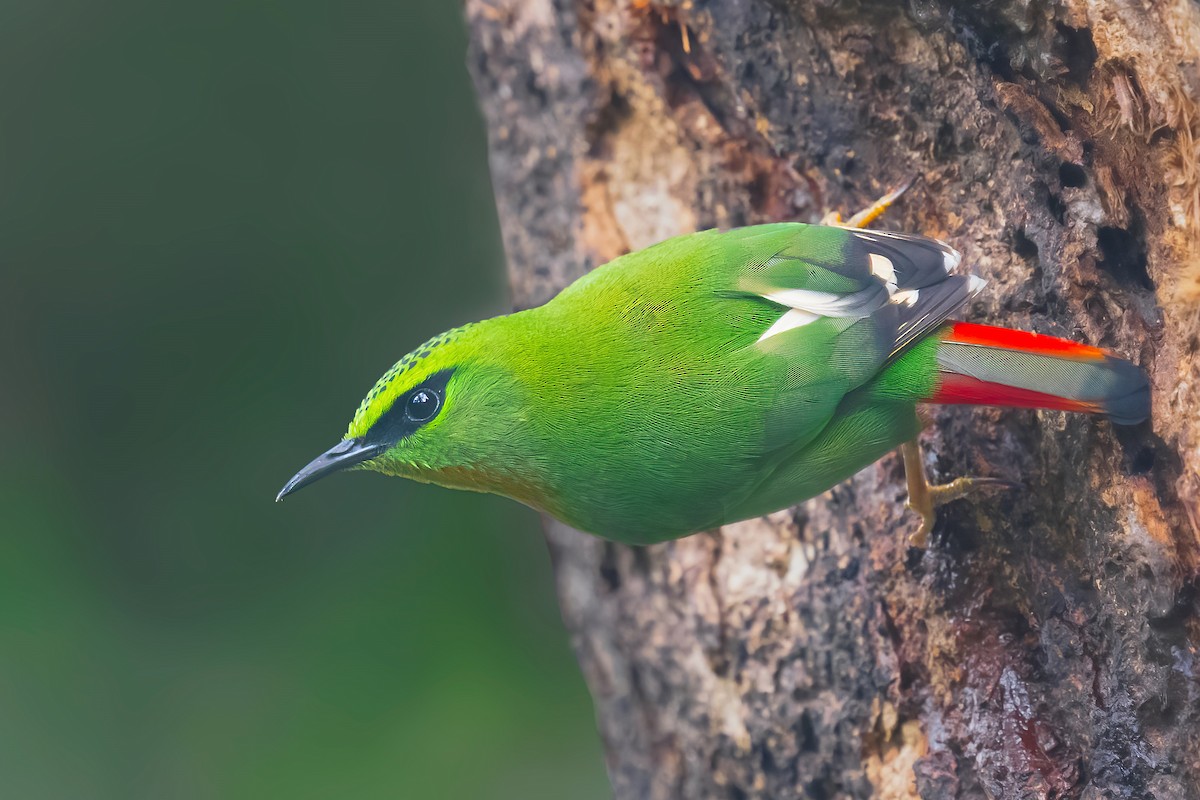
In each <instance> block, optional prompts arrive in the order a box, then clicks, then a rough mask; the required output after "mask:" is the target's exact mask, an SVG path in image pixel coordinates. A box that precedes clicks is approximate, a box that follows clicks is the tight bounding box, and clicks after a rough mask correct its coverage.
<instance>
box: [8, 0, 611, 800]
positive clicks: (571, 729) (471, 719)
mask: <svg viewBox="0 0 1200 800" xmlns="http://www.w3.org/2000/svg"><path fill="white" fill-rule="evenodd" d="M461 13H462V12H461V8H460V7H459V5H458V3H455V2H448V0H420V1H419V2H416V1H415V0H359V1H358V2H341V3H334V2H327V3H318V2H313V1H312V0H302V1H299V2H298V1H297V0H292V2H286V3H284V2H258V3H245V2H237V1H236V0H221V1H219V2H208V3H188V4H178V3H169V4H168V3H161V2H155V1H153V0H115V2H108V3H95V2H90V1H87V2H85V1H84V0H60V2H54V3H46V2H40V1H39V0H20V1H19V2H13V0H7V2H3V3H0V326H2V327H0V356H2V358H3V379H2V384H0V425H2V428H0V509H2V516H0V787H2V788H0V795H2V796H3V797H20V798H185V799H186V798H243V797H244V798H264V797H288V798H309V797H311V798H327V797H333V796H338V797H347V798H375V797H380V798H383V797H389V798H391V797H421V798H443V797H445V798H485V799H486V798H600V797H606V796H608V789H607V783H606V780H605V777H604V770H603V763H602V756H601V751H600V745H599V741H598V737H597V735H596V733H595V727H594V722H593V716H592V709H591V705H590V703H589V700H588V698H587V695H586V691H585V688H584V686H583V682H582V680H581V678H580V677H579V674H578V672H577V670H576V667H575V663H574V660H573V658H572V655H571V653H570V649H569V645H568V640H567V636H566V634H565V633H564V631H563V630H562V626H561V622H560V620H559V617H558V611H557V608H556V606H555V603H554V596H553V582H552V576H551V573H550V569H549V563H548V557H547V554H546V551H545V547H544V544H543V541H542V538H541V534H540V531H539V528H538V521H537V518H536V516H535V515H534V514H533V513H532V512H530V511H528V510H526V509H523V508H521V507H518V506H517V505H515V504H513V503H510V502H506V501H503V500H499V499H496V498H491V497H484V496H480V495H467V494H454V493H451V492H447V491H445V490H442V489H437V488H433V487H428V486H419V485H416V484H410V483H407V482H404V481H400V480H395V479H387V478H382V477H379V476H376V475H366V474H357V475H345V476H336V477H334V478H332V479H330V480H328V481H326V482H322V484H321V485H320V486H319V487H318V488H313V489H309V490H307V491H305V492H303V493H301V494H299V495H297V496H296V497H295V498H292V499H290V500H289V501H288V502H287V503H284V504H282V505H279V506H276V505H275V504H274V503H273V502H272V500H273V497H274V494H275V492H276V491H277V490H278V489H279V487H280V485H281V484H282V483H283V482H284V481H285V480H286V479H287V478H288V477H289V476H290V475H291V474H292V473H293V472H294V471H295V470H296V469H297V468H299V467H300V466H302V465H303V464H304V463H306V462H307V461H308V460H309V459H310V458H311V457H313V456H315V455H316V454H318V453H320V452H321V451H322V450H324V449H325V448H326V447H328V446H329V445H330V444H332V443H333V442H335V441H336V440H337V439H338V437H339V436H340V435H341V434H342V432H343V431H344V429H345V425H346V423H347V421H348V420H349V418H350V415H351V414H352V413H353V411H354V409H355V407H356V406H357V404H358V401H359V399H360V398H361V396H362V394H364V393H365V391H366V390H367V389H368V388H369V387H370V386H371V384H372V383H373V382H374V381H375V379H376V378H377V377H378V376H379V374H381V373H382V372H383V371H384V370H385V369H386V368H387V367H388V366H390V365H391V363H392V362H393V361H395V360H397V359H398V358H399V357H400V356H401V355H403V354H404V353H405V352H407V351H408V350H409V349H410V348H412V347H413V346H414V345H417V344H419V343H420V342H422V341H423V340H424V339H425V338H427V337H428V336H430V335H432V334H434V333H436V332H438V331H441V330H443V329H445V328H448V327H450V326H453V325H457V324H460V323H462V322H465V321H468V320H470V319H474V318H477V317H480V316H485V315H489V314H493V313H498V312H501V311H503V310H504V309H505V307H506V306H507V297H508V296H507V292H506V289H505V286H504V273H503V266H502V263H503V262H502V254H501V251H500V247H499V239H498V233H497V229H496V220H495V215H494V211H493V207H492V198H491V194H490V189H489V185H488V178H487V172H486V162H485V155H486V154H485V149H484V136H483V131H482V127H481V121H480V118H479V115H478V112H477V110H476V107H475V99H474V96H473V94H472V89H471V85H470V81H469V79H468V76H467V74H466V70H465V67H464V62H465V47H466V37H465V31H464V26H463V22H462V19H461Z"/></svg>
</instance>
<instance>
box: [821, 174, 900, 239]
mask: <svg viewBox="0 0 1200 800" xmlns="http://www.w3.org/2000/svg"><path fill="white" fill-rule="evenodd" d="M916 181H917V176H916V175H914V176H912V177H911V178H908V179H907V180H906V181H904V182H903V183H901V184H900V185H899V186H897V187H896V188H895V189H892V190H891V191H890V192H888V193H887V194H885V195H884V196H883V197H881V198H879V199H878V200H876V201H875V202H874V203H872V204H871V205H869V206H867V207H866V208H864V209H863V210H862V211H859V212H858V213H857V214H855V215H854V216H852V217H850V219H848V220H845V221H844V222H843V221H842V215H841V214H840V213H839V212H837V211H831V212H829V213H828V214H826V215H825V217H824V219H822V220H821V224H822V225H844V226H846V227H847V228H865V227H867V226H868V225H870V224H871V223H872V222H874V221H875V220H877V219H878V218H879V217H880V216H882V215H883V212H885V211H887V210H888V209H889V208H891V206H892V204H893V203H895V202H896V201H897V200H898V199H899V198H900V196H901V195H902V194H904V193H905V192H907V191H908V190H909V189H911V188H912V185H913V184H914V183H916Z"/></svg>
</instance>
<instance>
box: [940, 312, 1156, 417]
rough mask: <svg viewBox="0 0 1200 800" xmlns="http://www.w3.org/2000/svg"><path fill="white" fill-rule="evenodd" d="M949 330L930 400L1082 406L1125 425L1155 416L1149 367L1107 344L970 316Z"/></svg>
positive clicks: (1072, 408) (944, 332)
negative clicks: (1092, 343) (1120, 354)
mask: <svg viewBox="0 0 1200 800" xmlns="http://www.w3.org/2000/svg"><path fill="white" fill-rule="evenodd" d="M942 335H943V337H944V338H943V339H942V342H941V343H940V344H939V345H938V348H937V363H938V370H939V373H940V374H939V383H938V386H937V389H936V390H935V391H934V393H933V395H932V396H931V397H930V398H929V399H928V400H927V401H926V402H929V403H969V404H972V405H984V406H1016V407H1020V408H1053V409H1059V410H1062V411H1082V412H1085V413H1089V414H1106V415H1108V418H1109V419H1111V420H1112V421H1113V422H1115V423H1117V424H1119V425H1136V424H1137V423H1139V422H1141V421H1142V420H1144V419H1146V418H1147V417H1149V416H1150V384H1149V382H1148V381H1147V380H1146V373H1144V372H1142V370H1141V369H1139V368H1138V367H1136V366H1134V365H1133V364H1131V363H1130V362H1128V361H1126V360H1124V359H1123V358H1118V357H1117V356H1114V355H1113V354H1111V353H1109V352H1108V351H1106V350H1101V349H1099V348H1097V347H1089V346H1088V345H1083V344H1076V343H1075V342H1069V341H1067V340H1066V339H1056V338H1055V337H1053V336H1041V335H1039V334H1036V333H1025V332H1024V331H1013V330H1008V329H1007V328H993V327H991V326H990V325H973V324H971V323H968V322H952V323H950V324H949V325H947V326H946V327H945V328H943V329H942Z"/></svg>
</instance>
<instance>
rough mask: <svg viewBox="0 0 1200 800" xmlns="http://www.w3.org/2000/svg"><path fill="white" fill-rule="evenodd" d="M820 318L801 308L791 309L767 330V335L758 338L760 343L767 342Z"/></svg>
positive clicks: (818, 315)
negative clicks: (773, 337) (777, 335)
mask: <svg viewBox="0 0 1200 800" xmlns="http://www.w3.org/2000/svg"><path fill="white" fill-rule="evenodd" d="M820 318H821V315H820V314H814V313H812V312H811V311H805V310H803V309H800V308H789V309H788V310H787V311H786V312H784V315H783V316H782V317H780V318H779V319H777V320H775V324H774V325H772V326H771V327H769V328H767V332H766V333H764V334H763V335H762V336H760V337H758V341H760V342H762V341H765V340H767V339H770V338H771V337H772V336H775V335H776V334H780V333H783V332H784V331H790V330H791V329H792V328H799V327H800V326H801V325H807V324H808V323H810V322H816V321H817V320H819V319H820Z"/></svg>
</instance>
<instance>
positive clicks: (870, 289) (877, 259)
mask: <svg viewBox="0 0 1200 800" xmlns="http://www.w3.org/2000/svg"><path fill="white" fill-rule="evenodd" d="M847 230H849V231H850V233H852V234H853V235H854V236H856V237H857V238H858V239H859V240H860V241H862V242H864V243H866V244H867V245H871V244H872V243H875V244H877V245H878V246H880V247H881V249H882V247H883V242H884V241H885V240H887V239H901V240H904V241H911V240H912V238H913V237H911V236H907V235H904V234H896V233H891V232H889V231H865V230H861V229H856V228H851V229H847ZM936 244H937V245H939V246H940V247H941V248H944V249H943V250H942V267H944V268H945V270H946V274H947V275H950V274H953V273H954V272H955V271H956V270H957V269H958V266H959V264H960V263H961V261H962V256H961V255H960V254H959V253H958V251H957V250H955V249H954V248H952V247H950V246H948V245H945V244H943V243H940V242H939V243H936ZM867 257H868V259H869V264H868V265H864V266H869V268H870V272H871V275H872V276H873V277H874V278H876V279H877V281H878V283H876V282H870V285H868V286H867V287H866V288H863V289H860V290H858V291H856V292H846V293H844V294H836V293H833V292H818V291H813V290H811V289H778V290H776V291H773V292H770V293H767V294H763V295H761V297H763V298H765V299H767V300H770V301H771V302H772V303H778V304H779V305H781V306H784V307H785V308H787V310H786V311H784V312H783V314H781V315H780V317H779V319H777V320H776V321H775V323H774V324H773V325H771V327H770V328H768V329H767V330H766V332H765V333H763V335H762V336H761V337H759V340H758V341H759V342H763V341H765V340H767V339H770V338H771V337H772V336H778V335H779V334H781V333H784V332H785V331H790V330H792V329H794V328H799V327H801V326H803V325H808V324H809V323H811V322H815V321H816V320H818V319H821V318H822V317H865V316H869V315H870V314H872V313H874V312H875V311H877V310H879V309H880V308H883V307H884V306H885V305H887V304H888V303H892V304H894V305H898V306H902V307H904V308H913V307H914V306H916V305H917V302H918V301H919V300H920V299H921V291H922V290H921V289H918V288H905V289H901V288H900V286H899V284H900V283H902V282H903V281H904V280H908V281H912V280H913V279H914V276H912V275H908V276H907V278H905V277H904V276H900V277H898V276H897V274H896V264H895V262H893V261H892V259H891V258H889V257H888V256H886V255H884V254H883V253H868V254H867ZM984 283H985V281H984V280H983V279H981V278H978V277H976V276H974V275H972V276H970V283H969V284H968V286H969V293H970V294H971V295H973V294H975V293H976V292H978V291H979V290H980V289H981V288H983V285H984ZM909 285H910V286H911V283H910V284H909ZM929 288H932V287H929Z"/></svg>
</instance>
